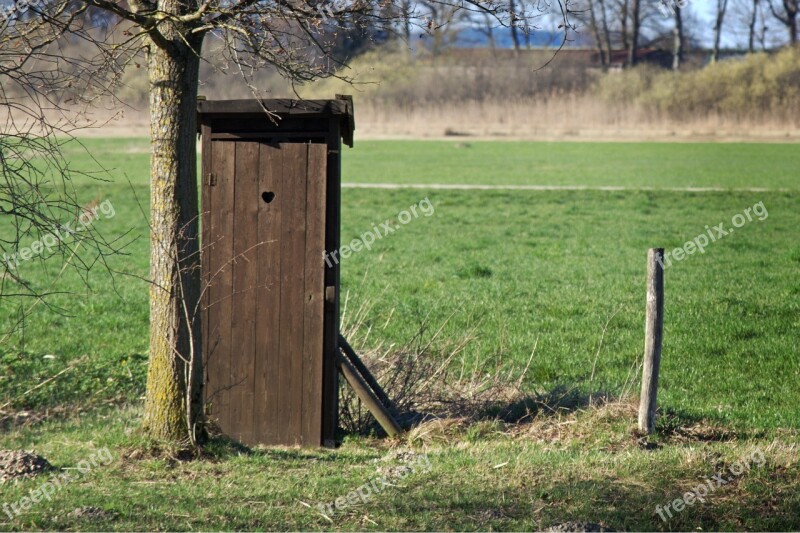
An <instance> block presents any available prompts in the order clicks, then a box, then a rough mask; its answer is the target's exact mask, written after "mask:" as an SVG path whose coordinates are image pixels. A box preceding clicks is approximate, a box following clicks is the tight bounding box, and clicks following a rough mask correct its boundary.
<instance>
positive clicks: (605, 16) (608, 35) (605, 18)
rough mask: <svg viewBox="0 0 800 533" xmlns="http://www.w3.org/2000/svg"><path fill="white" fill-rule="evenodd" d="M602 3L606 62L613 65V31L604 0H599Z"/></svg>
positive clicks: (601, 14) (601, 16)
mask: <svg viewBox="0 0 800 533" xmlns="http://www.w3.org/2000/svg"><path fill="white" fill-rule="evenodd" d="M597 3H598V4H599V5H600V20H601V21H602V22H603V39H604V40H605V43H606V64H607V65H611V31H610V30H609V29H608V14H607V13H606V5H605V2H604V1H603V0H597Z"/></svg>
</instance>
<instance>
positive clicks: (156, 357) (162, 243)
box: [143, 1, 204, 443]
mask: <svg viewBox="0 0 800 533" xmlns="http://www.w3.org/2000/svg"><path fill="white" fill-rule="evenodd" d="M159 8H160V9H162V10H163V11H165V12H168V13H176V11H177V10H179V9H186V6H185V3H184V5H183V6H181V5H180V2H179V1H172V2H171V1H166V2H159ZM159 33H160V35H158V38H151V42H150V47H149V57H148V71H149V79H150V135H151V149H152V155H151V162H150V178H151V184H150V186H151V191H150V212H151V220H150V224H151V235H150V241H151V257H150V280H151V285H150V357H149V369H148V374H147V396H146V399H145V413H144V421H143V429H144V431H145V432H146V434H147V435H149V436H151V437H153V438H156V439H160V440H168V441H173V442H192V443H195V442H197V441H198V440H202V438H203V436H204V429H203V406H202V404H203V391H202V384H203V380H202V376H203V365H202V359H201V353H202V346H201V337H200V315H199V312H198V310H199V308H198V306H197V304H198V300H199V297H200V270H199V265H200V262H199V246H198V245H199V242H198V226H199V224H198V222H199V221H198V215H199V212H198V195H197V168H196V165H197V163H196V141H195V136H196V133H197V129H196V122H197V118H196V106H197V84H198V77H199V68H200V59H199V55H200V48H201V44H202V36H197V37H193V36H190V37H188V38H187V37H186V36H187V35H190V33H189V32H188V31H186V29H185V28H180V27H171V28H170V27H168V28H159Z"/></svg>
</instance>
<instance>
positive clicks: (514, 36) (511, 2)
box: [508, 0, 519, 53]
mask: <svg viewBox="0 0 800 533" xmlns="http://www.w3.org/2000/svg"><path fill="white" fill-rule="evenodd" d="M508 10H509V11H511V41H512V42H513V43H514V53H519V35H517V24H518V23H519V21H518V19H517V6H516V5H514V0H508Z"/></svg>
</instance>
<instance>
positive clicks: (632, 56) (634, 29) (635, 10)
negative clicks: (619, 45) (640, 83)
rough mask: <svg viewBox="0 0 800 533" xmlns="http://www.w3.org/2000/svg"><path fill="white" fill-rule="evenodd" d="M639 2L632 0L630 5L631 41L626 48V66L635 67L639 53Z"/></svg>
mask: <svg viewBox="0 0 800 533" xmlns="http://www.w3.org/2000/svg"><path fill="white" fill-rule="evenodd" d="M640 6H641V0H633V3H632V4H631V39H630V43H631V44H630V47H629V48H628V65H630V66H632V67H633V66H635V65H636V60H637V59H638V57H637V56H638V55H639V54H638V52H639V27H640V26H641V16H640Z"/></svg>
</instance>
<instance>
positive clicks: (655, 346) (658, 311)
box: [639, 248, 664, 435]
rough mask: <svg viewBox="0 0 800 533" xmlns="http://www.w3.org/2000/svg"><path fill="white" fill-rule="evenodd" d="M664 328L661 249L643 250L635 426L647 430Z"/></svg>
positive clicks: (651, 427) (653, 409)
mask: <svg viewBox="0 0 800 533" xmlns="http://www.w3.org/2000/svg"><path fill="white" fill-rule="evenodd" d="M663 329H664V249H663V248H651V249H650V250H648V251H647V315H646V318H645V324H644V362H643V364H642V395H641V397H640V398H639V430H640V431H642V432H644V433H647V434H648V435H649V434H651V433H652V432H653V431H654V430H655V426H656V395H657V393H658V370H659V367H660V366H661V339H662V336H663Z"/></svg>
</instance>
